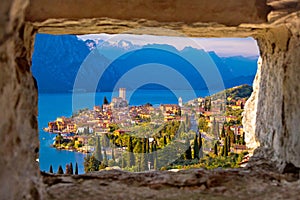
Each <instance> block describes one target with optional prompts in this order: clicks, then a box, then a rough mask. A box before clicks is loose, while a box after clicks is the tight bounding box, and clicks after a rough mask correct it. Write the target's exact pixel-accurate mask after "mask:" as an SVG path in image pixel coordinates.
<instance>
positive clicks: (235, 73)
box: [32, 34, 257, 93]
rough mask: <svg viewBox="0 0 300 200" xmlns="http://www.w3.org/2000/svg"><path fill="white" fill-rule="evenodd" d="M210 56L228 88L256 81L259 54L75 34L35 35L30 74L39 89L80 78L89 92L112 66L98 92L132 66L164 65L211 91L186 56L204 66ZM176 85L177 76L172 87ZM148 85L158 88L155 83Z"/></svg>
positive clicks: (66, 87)
mask: <svg viewBox="0 0 300 200" xmlns="http://www.w3.org/2000/svg"><path fill="white" fill-rule="evenodd" d="M99 49H100V50H101V51H100V50H99ZM97 50H98V51H97ZM99 52H100V53H99ZM207 54H208V55H209V56H210V58H211V59H212V60H213V61H214V63H215V64H216V67H217V69H218V71H219V73H220V75H221V77H222V79H223V81H224V85H225V88H230V87H234V86H237V85H241V84H250V85H251V84H252V82H253V79H254V76H255V73H256V69H257V67H256V60H257V59H256V58H245V57H242V56H234V57H219V56H218V55H217V54H216V53H215V52H205V51H204V50H201V49H195V48H192V47H185V48H184V49H183V50H181V51H178V50H177V49H176V48H175V47H173V46H171V45H167V44H148V45H144V46H138V45H134V44H132V43H131V42H130V41H126V40H120V41H117V42H114V43H113V42H107V41H103V40H97V41H95V40H86V41H83V40H80V39H78V38H77V37H76V36H74V35H55V36H54V35H48V34H37V35H36V38H35V45H34V53H33V58H32V73H33V75H34V77H35V78H36V79H37V82H38V89H39V92H43V93H54V92H55V93H57V92H58V93H60V92H70V91H72V90H73V85H74V82H75V78H76V76H77V79H80V78H81V79H82V82H83V84H82V86H81V87H82V88H77V89H80V90H82V91H86V92H89V91H90V88H92V87H93V86H92V85H90V84H91V83H93V82H95V81H97V80H98V79H99V77H97V76H96V75H97V74H99V73H101V70H103V69H104V68H105V67H107V65H109V67H108V68H107V69H106V70H105V71H104V73H103V76H102V77H101V79H100V81H99V84H98V85H97V88H96V91H111V90H112V89H113V87H114V85H115V84H116V83H117V81H118V80H119V79H120V78H121V77H122V76H123V75H124V74H126V73H127V72H128V71H129V70H131V69H132V68H133V67H134V66H139V65H142V64H147V63H161V64H164V65H167V66H170V67H172V68H173V69H175V70H177V71H178V72H179V73H180V74H182V75H183V76H184V77H185V78H186V79H188V80H189V82H190V84H191V85H192V86H193V88H194V89H199V90H201V89H207V86H206V84H205V81H204V79H203V77H201V74H199V73H198V72H197V71H195V70H194V69H193V67H191V66H190V64H189V63H188V62H186V61H185V60H184V59H182V58H186V57H190V58H193V59H196V60H199V61H197V62H199V63H200V64H201V66H202V65H203V67H204V68H205V66H207V65H208V64H207V63H206V62H204V61H201V58H202V57H204V56H205V55H207ZM84 65H86V66H88V67H85V68H84V69H82V70H81V71H80V73H78V71H79V69H80V67H82V66H84ZM164 76H165V74H162V78H164ZM175 83H176V81H175V80H174V87H175ZM176 87H178V86H176ZM147 88H148V89H159V87H158V86H157V85H153V86H148V87H147ZM178 89H184V88H178Z"/></svg>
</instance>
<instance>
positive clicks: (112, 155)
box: [111, 147, 116, 161]
mask: <svg viewBox="0 0 300 200" xmlns="http://www.w3.org/2000/svg"><path fill="white" fill-rule="evenodd" d="M111 159H112V160H113V161H116V160H115V147H112V148H111Z"/></svg>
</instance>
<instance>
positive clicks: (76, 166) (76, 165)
mask: <svg viewBox="0 0 300 200" xmlns="http://www.w3.org/2000/svg"><path fill="white" fill-rule="evenodd" d="M75 174H76V175H77V174H78V164H77V162H76V164H75Z"/></svg>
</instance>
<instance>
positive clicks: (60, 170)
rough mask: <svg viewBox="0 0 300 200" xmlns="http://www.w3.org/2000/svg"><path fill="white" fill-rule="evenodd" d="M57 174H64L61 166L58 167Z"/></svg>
mask: <svg viewBox="0 0 300 200" xmlns="http://www.w3.org/2000/svg"><path fill="white" fill-rule="evenodd" d="M57 174H64V170H63V168H62V166H61V165H59V167H58V170H57Z"/></svg>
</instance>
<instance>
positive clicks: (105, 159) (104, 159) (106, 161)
mask: <svg viewBox="0 0 300 200" xmlns="http://www.w3.org/2000/svg"><path fill="white" fill-rule="evenodd" d="M103 155H104V156H103V165H104V166H108V160H107V154H106V150H105V149H104V154H103Z"/></svg>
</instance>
